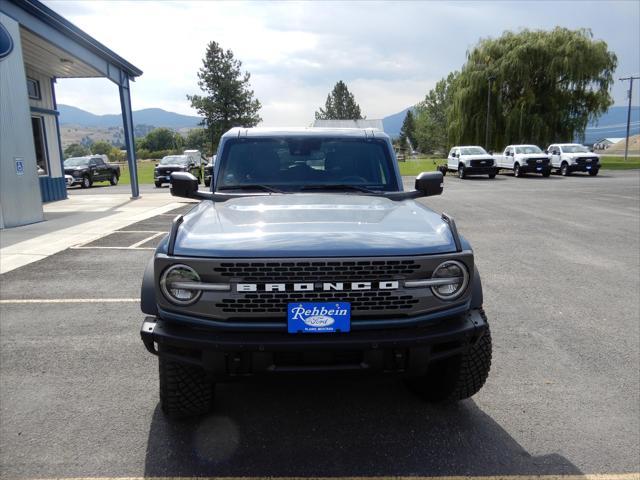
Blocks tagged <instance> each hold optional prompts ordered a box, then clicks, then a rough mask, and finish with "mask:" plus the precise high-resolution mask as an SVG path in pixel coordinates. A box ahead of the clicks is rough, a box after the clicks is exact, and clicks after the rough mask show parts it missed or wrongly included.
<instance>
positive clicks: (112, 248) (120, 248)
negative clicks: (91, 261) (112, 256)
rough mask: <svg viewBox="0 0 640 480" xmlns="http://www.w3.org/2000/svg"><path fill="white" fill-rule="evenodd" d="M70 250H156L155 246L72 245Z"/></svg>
mask: <svg viewBox="0 0 640 480" xmlns="http://www.w3.org/2000/svg"><path fill="white" fill-rule="evenodd" d="M70 250H155V247H135V248H132V247H70Z"/></svg>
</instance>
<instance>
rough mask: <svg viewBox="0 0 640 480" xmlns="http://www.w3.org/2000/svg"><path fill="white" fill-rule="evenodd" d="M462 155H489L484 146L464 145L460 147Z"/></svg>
mask: <svg viewBox="0 0 640 480" xmlns="http://www.w3.org/2000/svg"><path fill="white" fill-rule="evenodd" d="M460 154H461V155H488V153H487V152H486V150H485V149H484V148H482V147H462V148H461V149H460Z"/></svg>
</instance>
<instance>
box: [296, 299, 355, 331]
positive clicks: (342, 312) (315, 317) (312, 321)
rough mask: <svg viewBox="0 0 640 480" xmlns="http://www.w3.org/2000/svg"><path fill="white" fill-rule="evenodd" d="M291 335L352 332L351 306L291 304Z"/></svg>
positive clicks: (346, 304) (339, 304)
mask: <svg viewBox="0 0 640 480" xmlns="http://www.w3.org/2000/svg"><path fill="white" fill-rule="evenodd" d="M287 330H288V331H289V333H336V332H348V331H350V330H351V304H350V303H349V302H330V303H316V302H313V303H289V304H288V305H287Z"/></svg>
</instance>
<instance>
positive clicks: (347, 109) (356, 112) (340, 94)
mask: <svg viewBox="0 0 640 480" xmlns="http://www.w3.org/2000/svg"><path fill="white" fill-rule="evenodd" d="M316 119H317V120H360V119H362V114H361V113H360V106H359V105H358V104H357V103H356V100H355V98H354V96H353V93H351V92H349V89H348V88H347V85H346V84H345V83H344V82H343V81H342V80H340V81H339V82H338V83H336V85H335V87H333V90H332V91H331V93H330V94H329V95H327V101H326V102H325V105H324V109H323V108H320V110H318V111H317V112H316Z"/></svg>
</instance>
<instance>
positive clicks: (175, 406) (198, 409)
mask: <svg viewBox="0 0 640 480" xmlns="http://www.w3.org/2000/svg"><path fill="white" fill-rule="evenodd" d="M158 366H159V372H160V406H161V407H162V411H163V412H164V413H165V414H166V415H167V416H169V417H171V418H186V417H191V416H196V415H202V414H205V413H207V412H209V411H210V410H211V407H212V404H213V393H214V389H215V385H214V383H213V381H212V380H210V379H209V378H208V377H207V373H206V372H205V371H204V369H202V368H201V367H197V366H195V365H186V364H183V363H177V362H174V361H171V360H167V359H166V358H163V357H160V358H159V359H158Z"/></svg>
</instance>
